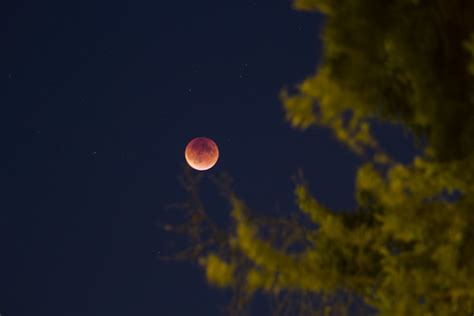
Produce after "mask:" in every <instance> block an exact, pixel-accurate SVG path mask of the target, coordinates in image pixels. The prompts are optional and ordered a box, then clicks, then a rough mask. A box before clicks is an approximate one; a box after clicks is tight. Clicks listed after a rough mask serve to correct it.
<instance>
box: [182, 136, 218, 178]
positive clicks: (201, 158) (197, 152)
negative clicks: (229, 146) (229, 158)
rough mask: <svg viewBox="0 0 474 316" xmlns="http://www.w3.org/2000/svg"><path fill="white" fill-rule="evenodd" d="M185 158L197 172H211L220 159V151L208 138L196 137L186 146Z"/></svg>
mask: <svg viewBox="0 0 474 316" xmlns="http://www.w3.org/2000/svg"><path fill="white" fill-rule="evenodd" d="M184 157H185V158H186V162H187V163H188V165H189V166H190V167H191V168H193V169H196V170H199V171H205V170H209V169H211V168H212V167H214V165H215V164H216V163H217V160H218V159H219V149H218V148H217V145H216V143H215V142H214V141H213V140H212V139H210V138H207V137H196V138H194V139H192V140H191V141H190V142H189V143H188V145H187V146H186V150H185V151H184Z"/></svg>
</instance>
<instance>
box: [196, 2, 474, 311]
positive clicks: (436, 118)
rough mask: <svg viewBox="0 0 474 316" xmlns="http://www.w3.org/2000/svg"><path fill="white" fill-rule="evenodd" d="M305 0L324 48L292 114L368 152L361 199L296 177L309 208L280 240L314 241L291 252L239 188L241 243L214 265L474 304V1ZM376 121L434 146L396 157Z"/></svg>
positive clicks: (424, 302) (284, 285) (234, 276)
mask: <svg viewBox="0 0 474 316" xmlns="http://www.w3.org/2000/svg"><path fill="white" fill-rule="evenodd" d="M295 6H296V7H297V8H300V9H306V10H319V11H320V12H322V13H324V14H326V26H325V29H324V34H323V41H324V58H323V63H322V65H321V66H320V67H319V69H318V71H317V73H316V74H315V75H314V76H312V77H309V78H307V79H306V80H305V81H304V82H303V83H301V84H300V85H299V87H298V88H299V90H298V93H297V94H295V95H289V94H288V93H287V92H284V93H283V94H282V100H283V103H284V107H285V110H286V117H287V119H288V120H289V121H290V122H291V124H292V125H293V126H295V127H298V128H302V129H306V128H309V127H311V126H318V127H326V128H330V129H332V131H333V132H334V135H335V136H336V138H337V139H338V140H339V141H341V142H342V143H344V144H346V145H347V146H348V147H349V148H350V149H352V150H353V151H354V152H355V153H356V154H361V155H362V154H363V155H364V157H365V158H366V160H367V161H366V163H364V164H363V165H362V166H361V167H360V169H359V170H358V173H357V177H356V181H355V186H356V197H357V202H358V207H357V209H356V210H353V211H350V212H334V211H332V210H330V209H328V208H326V207H324V206H323V205H321V204H320V203H319V202H318V201H317V200H316V199H315V198H314V197H313V196H312V195H311V194H310V192H309V189H308V186H307V185H306V184H305V183H298V184H297V185H296V188H295V198H296V204H297V205H298V207H299V210H300V212H301V216H303V217H304V218H306V219H307V220H306V223H301V221H300V224H295V223H293V222H291V223H290V224H291V225H290V224H289V227H291V229H290V231H291V233H285V235H284V237H283V239H284V241H288V243H289V244H290V243H291V242H293V241H294V240H296V241H300V242H301V243H302V244H304V247H300V248H299V249H298V251H295V250H291V251H290V250H289V248H287V247H285V246H283V245H285V244H286V243H285V242H281V241H280V242H275V240H273V239H271V238H269V237H268V236H267V235H265V233H264V232H265V231H266V229H268V225H267V226H265V225H264V226H262V225H261V224H259V223H261V222H258V221H254V220H253V219H252V217H251V216H249V214H250V212H249V211H248V210H247V208H246V205H245V204H244V203H243V202H242V201H241V200H239V199H238V198H236V197H235V196H232V197H230V200H231V203H232V217H233V220H234V229H233V231H232V234H231V236H230V243H229V247H230V253H231V254H233V255H230V258H231V259H230V261H229V263H226V261H224V260H223V259H220V258H219V257H218V255H217V254H209V255H208V256H207V257H206V259H205V260H204V263H205V267H206V272H207V278H208V279H209V281H210V282H211V283H214V284H216V285H218V286H230V287H236V286H241V285H242V283H243V288H244V289H245V291H247V292H248V293H250V294H251V293H254V292H255V291H259V290H260V291H264V292H268V293H274V294H275V293H279V292H281V291H284V290H287V291H299V292H302V293H318V294H324V295H331V294H334V295H337V293H338V291H340V290H344V291H351V292H353V293H355V294H357V295H360V296H361V297H362V298H363V299H364V301H365V302H366V303H367V304H369V305H371V306H372V307H375V308H376V309H377V310H378V311H379V312H380V314H381V315H394V316H395V315H414V316H417V315H440V316H446V315H470V314H472V313H474V230H473V227H474V95H473V92H472V91H474V89H473V88H474V84H473V83H474V81H473V80H474V76H472V75H474V66H473V65H474V62H473V60H474V57H473V56H474V35H471V34H473V32H474V19H473V18H472V17H473V16H474V1H461V0H449V1H448V0H441V1H418V0H394V1H379V0H342V1H339V0H297V1H295ZM469 54H470V55H469ZM374 120H388V121H391V122H396V123H398V124H402V125H403V126H404V127H405V128H406V130H408V131H411V132H413V134H414V135H415V136H416V137H421V138H423V137H426V138H427V141H428V144H427V148H426V151H425V153H424V154H423V155H421V156H419V157H416V158H415V159H414V160H413V161H412V162H411V163H409V164H402V163H398V162H396V161H393V160H391V159H389V158H388V156H387V155H386V154H384V152H383V150H382V149H381V148H380V147H379V144H378V142H377V140H376V139H375V137H374V135H373V134H372V133H371V132H370V125H371V123H372V122H373V121H374ZM370 153H372V155H371V154H370ZM373 153H375V154H373ZM303 222H304V221H303ZM269 225H270V226H271V224H269ZM276 230H278V229H276ZM290 241H291V242H290ZM226 258H227V257H226ZM242 262H244V264H243V263H242ZM236 280H239V281H238V282H236ZM239 284H240V285H239Z"/></svg>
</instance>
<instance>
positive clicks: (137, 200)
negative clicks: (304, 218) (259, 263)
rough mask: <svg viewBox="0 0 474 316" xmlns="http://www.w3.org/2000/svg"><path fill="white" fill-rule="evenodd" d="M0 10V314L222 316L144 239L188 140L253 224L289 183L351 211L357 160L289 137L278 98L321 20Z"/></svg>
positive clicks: (304, 63) (251, 9)
mask: <svg viewBox="0 0 474 316" xmlns="http://www.w3.org/2000/svg"><path fill="white" fill-rule="evenodd" d="M0 6H1V10H0V12H1V13H0V14H1V15H2V21H3V23H2V26H1V35H2V37H1V38H2V52H1V53H0V56H1V65H2V67H0V78H1V79H0V82H1V85H2V87H5V88H6V89H5V90H3V89H2V91H4V92H2V93H1V95H0V102H1V120H2V122H1V135H2V140H3V146H2V150H1V151H2V154H1V158H0V159H1V162H2V163H1V165H0V166H1V173H0V178H1V182H0V184H1V186H2V187H1V192H2V198H1V202H0V203H1V204H0V246H1V248H0V249H1V257H0V258H1V263H0V267H1V271H0V313H1V314H2V316H10V315H12V316H13V315H49V316H54V315H196V314H200V315H208V316H210V315H220V314H221V313H222V308H223V307H224V306H225V305H226V303H227V302H228V295H227V294H226V293H225V292H221V291H218V290H215V289H212V288H209V287H208V286H207V285H206V283H205V280H204V275H203V273H202V271H201V270H200V269H199V268H198V267H197V266H194V265H192V264H190V263H178V264H177V263H169V262H162V261H159V260H158V259H157V253H158V252H160V253H163V252H165V253H169V252H170V251H172V250H173V249H176V250H178V249H177V248H173V247H174V246H173V238H174V237H173V236H171V235H167V234H164V233H163V232H161V231H160V229H159V228H158V227H157V226H156V223H157V222H160V221H162V220H164V219H165V218H166V216H165V214H164V212H165V211H164V210H163V208H164V206H165V205H167V204H169V203H172V202H175V201H177V200H180V199H182V198H183V191H182V189H181V188H180V185H179V182H178V175H179V173H180V172H181V170H182V166H183V163H184V160H183V150H184V147H185V145H186V143H187V142H188V141H189V140H190V139H191V138H193V137H195V136H208V137H211V138H213V139H214V140H215V141H216V142H217V143H218V145H219V147H220V152H221V159H220V161H219V162H218V165H217V166H216V167H215V168H214V169H212V171H210V173H217V172H220V171H223V170H226V171H228V172H229V173H230V174H232V175H233V176H234V179H235V188H236V191H237V193H238V194H239V195H240V196H242V197H243V198H244V199H245V200H246V201H247V202H248V204H249V205H250V206H251V207H253V208H255V209H256V210H258V211H261V212H265V213H270V214H271V213H272V212H273V213H278V212H279V213H281V214H288V213H290V212H293V211H295V210H294V209H295V208H294V207H293V205H292V202H293V196H292V189H293V187H292V181H291V176H292V175H293V174H294V173H295V172H296V170H297V169H298V168H299V167H303V169H304V171H305V174H306V176H307V178H308V180H309V181H310V183H311V187H312V189H313V192H314V194H315V195H316V196H317V197H318V198H319V199H320V200H321V201H322V202H323V203H325V204H327V205H328V206H330V207H333V208H338V209H340V208H350V207H352V206H353V205H354V199H353V197H352V192H353V182H354V173H355V170H356V167H357V165H358V163H359V162H360V161H359V160H358V159H356V157H354V156H353V155H352V154H351V153H349V152H348V151H347V150H346V149H345V148H344V147H342V146H341V145H340V144H338V143H337V142H335V141H334V140H333V138H332V137H331V136H330V133H329V132H328V131H326V130H316V129H313V130H310V131H308V132H305V133H302V132H300V131H296V130H293V129H291V128H290V126H289V124H287V123H286V122H285V121H284V113H283V111H282V107H281V104H280V102H279V100H278V94H279V92H280V90H281V89H282V88H283V87H285V86H287V87H292V86H294V85H295V84H296V83H298V82H299V81H301V80H303V79H304V78H305V77H306V76H308V75H310V74H312V73H313V72H314V70H315V69H316V66H317V63H318V62H319V59H320V57H319V56H320V51H321V47H320V45H321V43H320V41H319V34H320V28H321V25H322V19H321V17H320V16H317V15H314V14H306V13H301V12H296V11H294V10H292V9H291V7H290V5H289V2H288V1H286V0H278V1H268V2H264V1H242V0H239V1H225V2H223V1H186V2H183V1H168V2H160V1H121V0H119V1H77V2H71V1H27V0H23V1H21V0H20V1H15V2H14V3H7V4H5V3H4V4H1V5H0ZM382 133H383V138H384V139H385V140H386V143H387V144H388V145H387V146H388V149H389V150H392V151H393V152H394V153H396V154H400V157H401V158H406V157H409V155H410V153H411V151H410V150H411V149H407V148H402V147H400V148H399V147H397V146H399V145H398V141H399V140H400V138H401V137H402V136H401V134H400V132H396V131H392V130H383V131H382ZM209 207H210V209H209V212H210V213H211V214H213V215H215V216H217V217H220V216H226V215H227V214H226V213H225V212H227V209H225V208H222V207H221V204H219V203H218V202H217V201H216V202H215V203H214V202H213V200H212V199H211V200H210V204H209ZM277 209H278V211H276V210H277Z"/></svg>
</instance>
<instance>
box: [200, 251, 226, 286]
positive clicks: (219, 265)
mask: <svg viewBox="0 0 474 316" xmlns="http://www.w3.org/2000/svg"><path fill="white" fill-rule="evenodd" d="M201 263H202V264H203V265H204V266H205V267H206V277H207V280H208V281H209V282H210V283H212V284H214V285H216V286H219V287H226V286H231V285H232V284H233V283H234V277H233V274H234V267H233V265H232V264H229V263H227V262H225V261H224V260H222V259H221V258H219V257H218V256H216V255H214V254H210V255H209V256H207V258H205V259H203V260H201Z"/></svg>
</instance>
